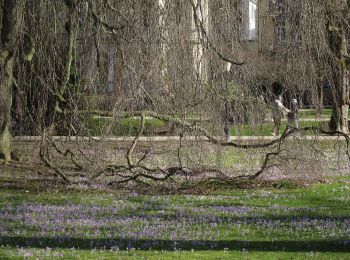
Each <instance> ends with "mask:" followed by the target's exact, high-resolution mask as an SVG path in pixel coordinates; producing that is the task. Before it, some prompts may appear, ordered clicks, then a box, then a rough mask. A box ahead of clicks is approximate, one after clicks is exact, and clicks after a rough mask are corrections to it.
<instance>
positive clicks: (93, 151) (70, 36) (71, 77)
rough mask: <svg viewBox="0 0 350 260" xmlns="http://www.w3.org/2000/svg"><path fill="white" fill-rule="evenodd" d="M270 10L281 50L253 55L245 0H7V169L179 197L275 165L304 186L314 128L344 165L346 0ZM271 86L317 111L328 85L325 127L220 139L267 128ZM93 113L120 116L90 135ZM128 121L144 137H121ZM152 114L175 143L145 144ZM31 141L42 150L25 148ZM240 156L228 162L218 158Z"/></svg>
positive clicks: (3, 141)
mask: <svg viewBox="0 0 350 260" xmlns="http://www.w3.org/2000/svg"><path fill="white" fill-rule="evenodd" d="M243 2H244V1H243ZM260 2H262V1H258V5H259V4H260ZM270 5H273V6H269V8H272V9H271V12H275V14H274V17H273V21H274V22H275V23H278V24H281V31H280V33H279V37H281V41H280V42H279V44H278V45H276V46H273V50H272V49H271V50H264V49H263V48H261V50H259V56H258V57H250V56H249V55H247V53H249V50H248V49H249V46H248V44H247V40H246V39H244V38H245V37H249V36H244V35H243V33H244V30H245V22H244V21H245V20H244V12H242V11H241V6H242V3H241V1H236V0H230V1H226V0H215V1H209V0H208V1H205V0H176V1H173V0H172V1H170V0H142V1H139V0H138V1H136V0H94V1H93V0H65V1H52V0H40V1H39V0H31V1H29V0H26V1H20V0H0V31H1V35H0V36H1V42H0V67H1V70H0V155H1V158H2V161H3V163H4V165H3V166H2V167H3V169H5V170H6V169H16V170H15V171H21V172H22V173H25V172H28V171H29V172H32V173H35V174H37V176H38V178H41V177H42V176H43V175H44V176H46V177H47V176H48V178H52V179H54V180H57V181H60V182H63V183H65V184H70V183H88V184H91V183H99V182H103V183H106V184H109V185H111V186H113V185H117V186H118V185H125V184H130V183H133V184H135V183H136V184H137V185H141V186H142V185H143V186H145V187H148V186H152V185H153V184H152V183H163V184H164V183H165V184H164V185H166V186H167V187H170V188H173V187H175V188H177V189H180V188H183V187H186V188H188V189H190V188H191V187H193V186H195V185H198V184H200V183H208V182H211V181H219V182H220V183H226V184H227V183H234V182H236V181H238V180H251V179H256V178H258V177H260V176H262V175H263V174H264V173H266V172H268V171H270V170H271V171H274V170H276V169H279V170H280V171H282V172H285V173H286V175H288V174H289V175H292V174H295V175H298V174H299V175H300V176H301V177H302V176H303V175H304V174H306V172H308V173H311V172H312V171H314V170H315V169H313V168H314V167H313V166H314V165H322V162H324V161H325V158H329V157H327V156H330V155H328V153H329V151H326V150H322V149H323V148H322V145H320V144H319V143H317V142H316V141H315V142H306V141H305V140H303V137H302V136H303V133H305V132H306V131H309V132H310V131H311V132H312V133H313V135H314V136H315V137H316V136H318V135H323V136H334V137H340V139H341V140H343V141H339V143H338V141H337V143H336V144H335V145H334V150H332V151H331V153H333V152H335V151H336V152H335V153H337V158H331V160H333V161H332V163H333V162H334V163H336V161H337V160H338V161H339V160H340V161H342V163H340V164H345V165H348V163H349V159H350V158H349V152H348V145H349V135H348V134H349V125H348V120H349V119H348V110H349V104H350V72H349V69H350V56H349V39H350V25H349V20H350V1H349V0H332V1H330V0H312V1H295V0H284V1H272V3H270ZM262 32H263V31H262ZM257 37H260V39H262V40H263V39H264V37H268V35H267V34H265V35H263V34H262V33H260V34H259V35H258V36H257ZM274 82H281V83H282V84H283V87H284V89H285V90H286V91H288V92H289V93H292V94H300V93H301V94H300V95H306V96H307V100H308V103H309V106H310V107H312V108H316V109H317V110H319V111H321V110H322V109H323V105H324V104H323V98H322V91H323V90H322V87H321V86H322V85H323V84H325V82H327V83H328V84H329V85H331V86H332V89H331V98H332V116H331V119H330V121H329V123H328V124H327V126H325V127H324V128H315V127H306V128H301V129H299V131H298V132H299V133H300V134H301V135H296V133H297V129H293V128H287V129H286V130H285V131H284V132H283V134H282V135H281V136H280V137H278V138H276V139H271V140H270V139H269V140H265V141H264V140H248V141H247V140H226V139H225V131H224V129H225V128H227V127H228V125H230V124H243V123H244V124H259V123H261V122H263V121H264V120H265V118H266V114H267V113H268V111H269V103H270V101H271V99H272V95H273V94H272V86H273V84H274ZM94 115H95V116H96V115H98V116H100V117H108V118H112V121H111V123H110V124H111V125H110V127H109V126H106V127H104V128H103V129H102V132H101V135H100V136H98V137H94V136H92V135H91V133H90V131H89V127H90V126H89V122H90V121H89V119H90V118H91V117H92V116H94ZM125 118H134V119H135V118H136V119H138V122H139V125H138V128H137V130H136V133H135V134H133V135H132V137H130V138H127V137H125V138H124V139H123V138H119V139H118V140H119V141H115V140H114V139H113V138H111V137H112V136H113V133H112V132H111V128H112V125H113V124H118V122H120V121H121V120H122V119H125ZM149 118H153V119H158V120H159V121H161V122H163V123H164V126H163V129H160V130H159V132H158V133H154V135H158V134H159V133H160V132H161V131H163V132H165V134H166V135H167V136H172V137H176V139H174V140H175V141H174V140H173V141H172V142H171V144H170V143H167V142H163V143H157V142H155V141H152V139H151V138H149V140H147V138H146V137H145V136H144V131H145V127H146V126H145V124H146V123H147V119H149ZM13 136H16V137H18V138H17V139H16V140H13ZM23 136H26V137H29V136H32V137H33V140H36V141H35V142H34V143H35V144H34V145H31V146H29V145H28V144H26V143H25V142H20V141H19V140H20V137H23ZM34 137H35V138H34ZM142 138H143V139H142ZM113 140H114V141H113ZM290 140H294V142H295V144H291V143H290ZM337 140H338V139H337ZM344 140H345V141H344ZM242 153H243V155H242V156H241V157H240V158H239V160H238V161H237V162H235V163H234V166H232V167H231V166H230V167H226V168H223V167H222V165H221V161H220V160H221V159H220V158H221V157H222V156H223V155H225V156H227V154H233V157H234V156H235V154H242ZM208 158H209V159H210V160H211V161H210V160H209V161H210V162H208ZM219 161H220V162H219ZM344 161H345V163H344ZM332 163H331V164H332ZM246 165H249V166H250V168H249V167H248V168H247V166H246ZM333 166H334V165H333V164H332V167H333ZM318 170H319V171H322V170H325V171H329V168H327V167H326V166H325V168H324V169H323V168H322V167H320V168H319V169H318ZM24 175H25V174H24ZM40 176H41V177H40Z"/></svg>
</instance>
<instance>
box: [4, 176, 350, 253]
mask: <svg viewBox="0 0 350 260" xmlns="http://www.w3.org/2000/svg"><path fill="white" fill-rule="evenodd" d="M349 213H350V179H349V178H348V177H342V178H338V179H333V180H332V181H331V182H330V183H328V184H317V185H314V186H312V187H309V188H297V189H257V190H228V191H221V192H216V193H211V194H207V195H163V196H160V195H154V196H151V195H139V194H132V193H129V194H123V193H117V192H114V191H72V190H70V191H69V190H49V191H40V192H39V191H36V190H35V189H33V190H23V189H16V190H12V189H1V190H0V223H2V225H0V258H1V259H23V258H29V259H36V258H39V259H53V258H64V259H77V258H78V259H79V258H80V259H99V258H103V257H104V258H105V259H140V258H141V259H142V258H147V259H291V258H292V259H350V254H349V253H350V215H349Z"/></svg>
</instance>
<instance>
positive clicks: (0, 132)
mask: <svg viewBox="0 0 350 260" xmlns="http://www.w3.org/2000/svg"><path fill="white" fill-rule="evenodd" d="M22 11H23V1H22V0H1V1H0V19H1V20H0V28H1V42H0V44H1V45H0V47H1V49H0V158H2V159H4V160H5V161H9V160H11V144H12V136H11V132H10V130H11V106H12V85H13V67H14V62H15V56H16V53H17V44H18V38H19V33H20V27H21V16H22Z"/></svg>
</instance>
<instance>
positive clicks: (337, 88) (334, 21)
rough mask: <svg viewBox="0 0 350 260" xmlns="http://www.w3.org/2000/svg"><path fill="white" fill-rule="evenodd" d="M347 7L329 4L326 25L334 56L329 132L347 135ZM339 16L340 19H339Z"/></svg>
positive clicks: (349, 95)
mask: <svg viewBox="0 0 350 260" xmlns="http://www.w3.org/2000/svg"><path fill="white" fill-rule="evenodd" d="M349 7H350V6H346V4H345V6H344V3H342V2H341V1H339V0H336V1H334V2H332V4H330V6H329V9H328V15H327V18H328V19H327V20H328V21H329V22H328V24H327V29H328V34H329V46H330V48H331V51H332V53H333V56H334V60H333V61H331V62H332V65H333V66H332V67H333V68H334V69H333V73H332V74H333V76H332V78H333V84H334V90H333V97H334V102H333V110H332V116H331V120H330V123H329V126H330V128H331V130H337V131H342V132H343V133H349V124H348V120H349V116H348V113H349V104H350V100H349V98H350V72H349V64H348V59H349V54H348V40H349V39H348V35H347V30H346V27H347V25H345V24H344V21H346V20H347V19H346V17H348V15H349V11H350V10H349ZM339 16H340V17H339Z"/></svg>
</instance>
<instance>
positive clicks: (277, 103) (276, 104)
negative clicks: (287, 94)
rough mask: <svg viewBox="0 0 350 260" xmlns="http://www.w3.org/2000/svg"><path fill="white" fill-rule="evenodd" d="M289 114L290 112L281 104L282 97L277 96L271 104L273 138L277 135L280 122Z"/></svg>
mask: <svg viewBox="0 0 350 260" xmlns="http://www.w3.org/2000/svg"><path fill="white" fill-rule="evenodd" d="M290 112H291V111H290V110H289V109H288V108H286V107H285V106H284V105H283V103H282V95H278V96H277V97H276V98H275V100H274V101H273V102H272V118H273V123H274V127H273V130H272V135H273V136H278V135H279V131H280V127H281V120H282V118H284V117H285V116H286V115H287V114H288V113H290Z"/></svg>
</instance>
